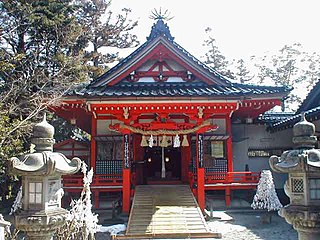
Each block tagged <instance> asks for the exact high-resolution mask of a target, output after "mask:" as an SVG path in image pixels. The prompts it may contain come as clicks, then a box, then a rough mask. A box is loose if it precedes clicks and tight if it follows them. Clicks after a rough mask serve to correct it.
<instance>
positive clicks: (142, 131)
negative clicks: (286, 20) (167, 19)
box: [52, 19, 289, 213]
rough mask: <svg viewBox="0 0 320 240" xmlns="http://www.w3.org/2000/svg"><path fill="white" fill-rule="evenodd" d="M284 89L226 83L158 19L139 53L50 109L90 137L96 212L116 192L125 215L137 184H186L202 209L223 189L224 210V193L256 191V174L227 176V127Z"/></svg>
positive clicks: (75, 183)
mask: <svg viewBox="0 0 320 240" xmlns="http://www.w3.org/2000/svg"><path fill="white" fill-rule="evenodd" d="M288 91H289V90H288V89H287V88H283V87H261V86H252V85H243V84H235V83H231V82H230V81H228V80H227V79H225V78H224V77H223V76H221V75H220V74H219V73H218V72H216V71H215V70H214V69H211V68H209V67H208V66H206V65H204V64H203V63H201V62H200V61H199V60H197V59H196V58H195V57H193V56H192V55H191V54H190V53H188V52H187V51H186V50H185V49H183V48H182V47H181V46H180V45H178V44H177V43H176V42H175V41H174V39H173V37H172V36H171V34H170V31H169V28H168V26H167V25H166V24H165V23H164V22H163V20H162V19H159V20H158V21H157V22H156V23H155V24H154V26H153V27H152V30H151V33H150V36H149V37H148V38H147V41H146V42H145V43H144V44H143V45H141V47H139V48H138V49H137V50H135V51H134V52H133V53H132V54H131V55H129V56H128V57H127V58H125V59H124V60H122V61H121V62H120V63H119V64H118V65H116V66H115V67H114V68H112V69H110V70H109V71H108V72H107V73H105V74H104V75H102V76H101V77H99V78H98V79H96V80H94V81H92V82H91V83H89V84H88V85H86V86H84V87H83V86H79V88H77V89H75V90H74V91H72V92H70V93H69V94H67V95H66V96H65V97H64V99H63V101H62V104H61V105H60V106H54V107H52V110H53V111H54V112H55V113H56V114H58V115H59V116H60V117H62V118H64V119H66V120H68V121H70V122H73V123H74V124H75V125H76V126H77V127H79V128H81V129H83V130H85V131H86V132H88V133H89V134H91V141H90V157H89V160H88V164H89V165H90V166H91V167H92V168H93V169H94V172H95V175H94V180H93V183H92V191H93V193H94V198H95V207H97V208H98V207H99V196H100V193H102V192H112V191H117V192H120V193H121V194H122V207H123V211H124V212H126V213H128V212H129V209H130V200H131V198H132V196H133V194H134V189H135V186H137V185H141V184H188V185H190V188H191V189H192V191H193V193H194V195H195V196H196V198H197V200H198V203H199V206H200V208H201V209H204V208H205V192H206V191H209V190H224V191H225V199H226V204H227V205H230V192H231V190H233V189H250V188H255V187H256V184H257V182H258V179H259V173H254V172H233V165H234V164H236V163H234V162H233V152H232V135H233V134H232V125H233V123H234V122H239V121H247V122H250V121H252V120H253V119H255V118H256V117H257V116H258V115H259V114H261V113H264V112H265V111H267V110H269V109H271V108H273V107H274V106H276V105H279V104H280V103H281V100H282V99H283V97H285V96H286V95H287V94H288ZM56 149H57V150H59V148H58V147H57V148H56ZM81 181H82V179H81V176H80V175H79V176H70V177H65V178H64V187H65V190H66V191H69V192H76V191H80V189H81V185H82V182H81Z"/></svg>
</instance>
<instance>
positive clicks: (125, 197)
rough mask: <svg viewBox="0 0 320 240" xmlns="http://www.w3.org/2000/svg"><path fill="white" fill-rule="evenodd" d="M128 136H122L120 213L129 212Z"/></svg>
mask: <svg viewBox="0 0 320 240" xmlns="http://www.w3.org/2000/svg"><path fill="white" fill-rule="evenodd" d="M129 147H130V135H129V134H124V135H123V169H122V212H123V213H127V214H129V211H130V200H131V199H130V196H131V194H130V192H131V189H130V187H131V181H130V148H129Z"/></svg>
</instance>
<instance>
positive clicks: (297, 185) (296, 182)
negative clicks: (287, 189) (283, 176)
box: [291, 178, 304, 193]
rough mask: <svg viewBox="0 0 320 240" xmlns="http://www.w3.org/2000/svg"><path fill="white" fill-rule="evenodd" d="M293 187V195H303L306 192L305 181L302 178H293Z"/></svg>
mask: <svg viewBox="0 0 320 240" xmlns="http://www.w3.org/2000/svg"><path fill="white" fill-rule="evenodd" d="M291 186H292V192H293V193H303V192H304V187H303V179H301V178H292V179H291Z"/></svg>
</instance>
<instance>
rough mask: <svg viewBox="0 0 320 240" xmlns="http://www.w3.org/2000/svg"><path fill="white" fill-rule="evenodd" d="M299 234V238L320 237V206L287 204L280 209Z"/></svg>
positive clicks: (313, 239)
mask: <svg viewBox="0 0 320 240" xmlns="http://www.w3.org/2000/svg"><path fill="white" fill-rule="evenodd" d="M279 214H280V216H281V217H283V218H285V219H286V221H287V222H288V223H289V224H292V226H293V228H294V229H295V230H297V232H298V234H299V240H319V239H320V206H319V207H312V208H310V207H305V206H290V205H288V206H286V207H284V208H282V209H281V210H280V211H279Z"/></svg>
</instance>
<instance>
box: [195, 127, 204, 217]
mask: <svg viewBox="0 0 320 240" xmlns="http://www.w3.org/2000/svg"><path fill="white" fill-rule="evenodd" d="M196 150H197V198H198V204H199V207H200V209H201V210H202V211H203V210H204V208H205V191H204V175H205V172H204V167H203V134H199V133H197V142H196Z"/></svg>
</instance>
